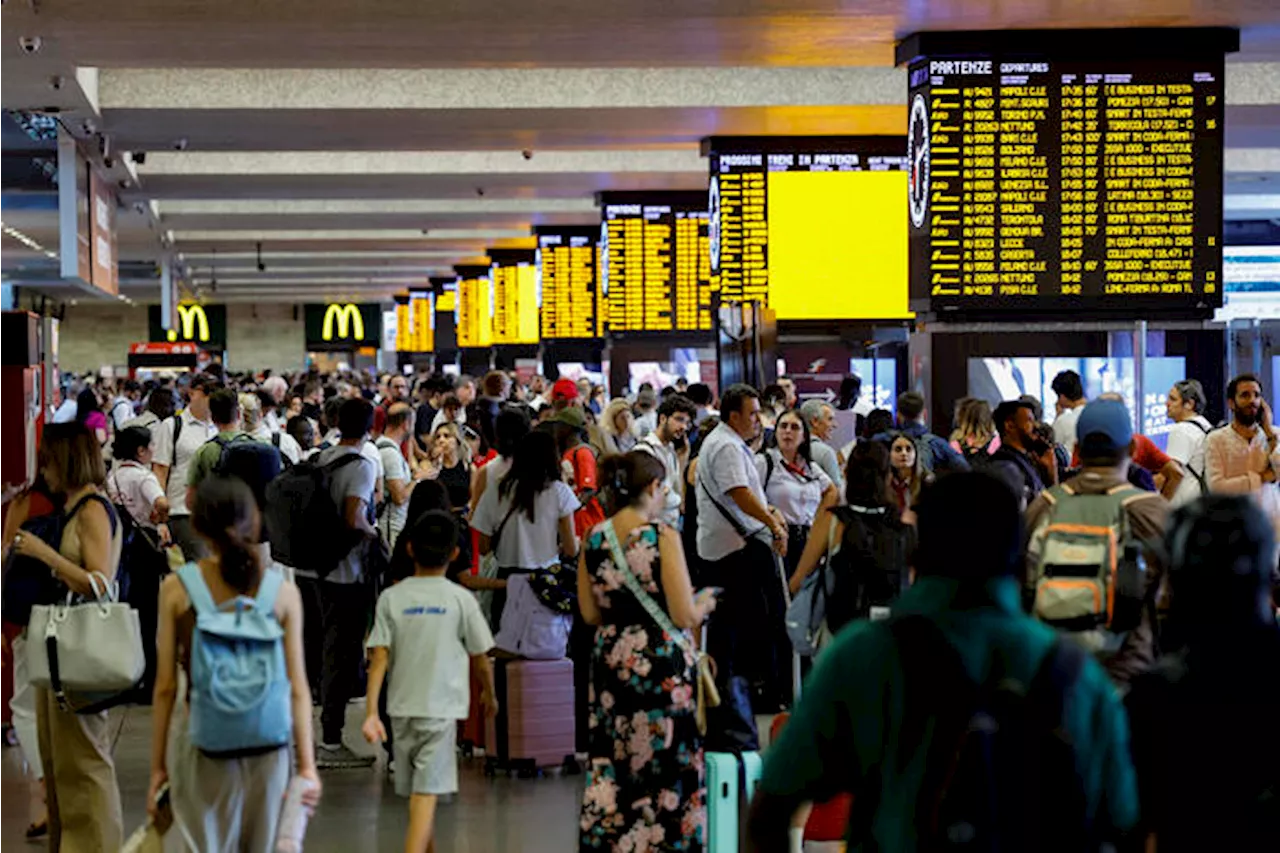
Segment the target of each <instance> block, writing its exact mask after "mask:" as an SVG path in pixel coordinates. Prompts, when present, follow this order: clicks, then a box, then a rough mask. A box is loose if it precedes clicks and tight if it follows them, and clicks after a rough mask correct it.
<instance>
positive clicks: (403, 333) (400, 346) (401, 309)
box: [395, 294, 416, 352]
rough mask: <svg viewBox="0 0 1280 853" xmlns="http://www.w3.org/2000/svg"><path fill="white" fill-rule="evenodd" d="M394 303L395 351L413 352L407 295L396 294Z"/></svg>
mask: <svg viewBox="0 0 1280 853" xmlns="http://www.w3.org/2000/svg"><path fill="white" fill-rule="evenodd" d="M395 303H396V312H395V314H396V352H413V345H414V343H416V341H415V340H414V337H413V320H412V319H411V314H410V312H409V296H408V295H407V294H406V295H403V296H397V297H396V298H395Z"/></svg>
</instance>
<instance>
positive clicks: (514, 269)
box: [488, 249, 538, 344]
mask: <svg viewBox="0 0 1280 853" xmlns="http://www.w3.org/2000/svg"><path fill="white" fill-rule="evenodd" d="M488 254H489V260H490V261H492V262H493V265H492V266H491V267H490V268H489V279H490V282H491V284H492V287H493V342H494V343H495V344H536V343H537V342H538V270H537V267H536V266H535V261H536V252H534V251H533V250H532V249H490V250H489V252H488Z"/></svg>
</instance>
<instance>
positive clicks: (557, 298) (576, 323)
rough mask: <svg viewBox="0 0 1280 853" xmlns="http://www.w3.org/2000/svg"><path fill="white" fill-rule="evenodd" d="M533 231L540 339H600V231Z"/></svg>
mask: <svg viewBox="0 0 1280 853" xmlns="http://www.w3.org/2000/svg"><path fill="white" fill-rule="evenodd" d="M533 230H534V234H535V236H536V237H537V239H538V260H537V265H538V292H539V296H540V305H541V331H542V337H543V339H544V340H554V339H557V338H578V339H583V338H598V337H600V334H601V326H602V323H601V319H600V311H599V305H600V301H599V300H600V279H599V276H598V275H597V265H596V249H597V238H598V237H599V234H600V230H599V229H598V228H594V227H592V226H589V225H583V226H573V225H564V226H562V225H539V226H537V227H535V228H534V229H533Z"/></svg>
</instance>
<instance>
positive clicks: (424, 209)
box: [159, 198, 597, 216]
mask: <svg viewBox="0 0 1280 853" xmlns="http://www.w3.org/2000/svg"><path fill="white" fill-rule="evenodd" d="M159 207H160V212H161V214H163V215H165V216H199V215H226V216H254V215H259V216H261V215H276V216H291V215H324V214H334V213H349V214H355V213H367V214H405V213H423V214H430V213H465V214H486V213H595V212H596V211H597V207H596V203H595V200H594V199H591V198H472V199H451V198H441V199H239V200H235V201H223V200H217V199H192V200H178V201H173V200H165V201H161V202H160V203H159Z"/></svg>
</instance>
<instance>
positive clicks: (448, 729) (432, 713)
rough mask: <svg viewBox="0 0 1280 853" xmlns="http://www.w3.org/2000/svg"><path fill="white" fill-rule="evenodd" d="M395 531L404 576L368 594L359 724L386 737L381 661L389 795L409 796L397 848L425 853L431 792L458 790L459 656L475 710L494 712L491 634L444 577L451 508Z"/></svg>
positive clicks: (453, 546)
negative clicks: (475, 697)
mask: <svg viewBox="0 0 1280 853" xmlns="http://www.w3.org/2000/svg"><path fill="white" fill-rule="evenodd" d="M401 535H402V536H407V537H408V538H409V542H408V552H409V556H410V557H411V558H412V559H413V563H414V573H413V576H412V577H409V578H405V579H404V580H403V581H400V582H399V583H398V584H396V585H395V586H393V587H391V588H390V589H388V590H386V591H385V592H383V593H382V595H381V596H380V597H379V598H378V607H377V612H376V615H375V616H374V622H373V631H371V632H370V634H369V640H368V646H369V650H370V652H371V660H370V663H369V690H368V696H367V697H366V700H365V721H364V726H363V729H362V730H363V732H364V736H365V739H366V740H368V741H369V742H370V743H373V742H381V741H385V740H386V739H387V731H386V729H385V728H384V727H383V725H382V721H381V720H379V719H378V696H379V694H380V693H381V692H382V685H383V681H384V679H385V678H386V675H387V667H388V665H390V666H391V670H392V672H391V687H390V691H389V695H388V702H387V712H388V714H389V715H390V717H391V731H392V734H394V736H395V737H394V742H393V750H394V752H395V762H396V765H395V766H396V773H395V779H396V793H397V794H399V795H400V796H402V797H408V798H409V830H408V833H407V836H406V838H405V850H406V851H417V853H427V851H429V850H431V849H433V846H434V845H433V842H432V834H433V828H434V824H435V812H436V798H437V797H438V796H439V795H440V794H452V793H455V792H456V791H457V790H458V758H457V754H456V750H455V746H454V742H455V739H456V735H457V725H458V720H465V719H466V718H467V714H468V711H469V705H470V697H471V693H470V682H469V681H468V673H467V666H468V658H470V667H471V671H472V672H473V673H474V675H475V677H477V678H479V679H480V684H481V687H482V692H481V701H483V702H484V705H485V712H486V713H487V714H488V715H489V716H493V715H495V714H497V712H498V703H497V700H496V698H495V696H494V689H493V668H492V666H491V664H490V663H489V658H488V656H487V653H488V651H489V650H490V649H491V648H493V635H492V634H491V633H490V632H489V626H488V624H487V623H486V622H485V619H484V616H483V615H482V614H481V612H480V605H479V604H477V603H476V599H475V596H473V595H472V594H471V593H470V592H469V591H468V590H466V589H464V588H463V587H461V586H459V585H458V584H455V583H454V582H453V581H450V580H448V579H447V578H445V576H444V573H445V570H446V569H447V568H448V567H449V564H450V563H451V562H452V561H453V559H454V558H455V557H457V556H458V523H457V522H456V521H455V520H454V517H453V514H452V513H448V512H443V511H440V510H432V511H430V512H426V513H423V514H422V516H421V517H420V518H419V519H418V520H417V521H415V522H414V523H413V526H412V528H411V529H408V530H405V531H404V533H403V534H401Z"/></svg>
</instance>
